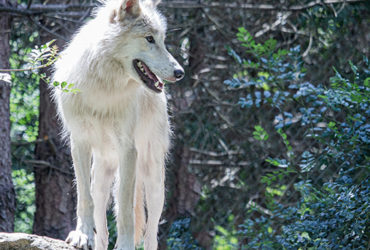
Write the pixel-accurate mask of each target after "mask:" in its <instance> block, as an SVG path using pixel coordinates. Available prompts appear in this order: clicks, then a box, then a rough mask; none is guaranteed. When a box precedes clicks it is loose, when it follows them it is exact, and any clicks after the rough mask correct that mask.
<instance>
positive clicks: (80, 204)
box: [66, 136, 94, 250]
mask: <svg viewBox="0 0 370 250" xmlns="http://www.w3.org/2000/svg"><path fill="white" fill-rule="evenodd" d="M71 151H72V158H73V166H74V170H75V175H76V184H77V226H76V230H75V231H71V232H70V233H69V235H68V237H67V239H66V242H67V243H69V244H71V245H72V246H75V247H78V248H82V249H84V250H87V249H94V219H93V211H94V204H93V200H92V197H91V194H90V168H91V147H90V145H89V144H87V143H86V142H82V141H78V140H75V138H73V136H71Z"/></svg>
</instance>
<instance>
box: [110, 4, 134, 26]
mask: <svg viewBox="0 0 370 250" xmlns="http://www.w3.org/2000/svg"><path fill="white" fill-rule="evenodd" d="M140 11H141V9H140V3H139V0H119V6H118V8H117V9H115V10H113V13H112V15H111V18H110V20H111V22H112V23H113V22H115V21H122V20H123V19H124V18H126V17H127V16H131V17H138V16H139V15H140Z"/></svg>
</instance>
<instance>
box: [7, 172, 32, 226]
mask: <svg viewBox="0 0 370 250" xmlns="http://www.w3.org/2000/svg"><path fill="white" fill-rule="evenodd" d="M12 178H13V183H14V188H15V192H16V195H17V206H16V213H15V223H14V231H15V232H23V233H32V225H33V216H34V213H35V210H36V207H35V182H34V176H33V173H29V172H27V171H26V170H24V169H16V170H13V171H12Z"/></svg>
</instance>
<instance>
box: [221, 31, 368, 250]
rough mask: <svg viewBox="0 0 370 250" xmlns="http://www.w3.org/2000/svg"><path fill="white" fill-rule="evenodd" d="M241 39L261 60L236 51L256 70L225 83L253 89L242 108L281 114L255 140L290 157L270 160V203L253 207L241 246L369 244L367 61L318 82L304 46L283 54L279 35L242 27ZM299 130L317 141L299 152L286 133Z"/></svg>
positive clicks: (266, 178) (243, 228) (342, 246)
mask: <svg viewBox="0 0 370 250" xmlns="http://www.w3.org/2000/svg"><path fill="white" fill-rule="evenodd" d="M237 38H238V40H239V41H240V42H241V43H242V46H243V47H245V48H246V49H247V50H246V53H247V55H250V56H249V58H252V59H253V61H249V62H247V63H245V60H243V59H241V57H240V56H239V55H237V54H236V52H235V51H232V50H231V49H229V52H230V55H232V56H233V57H234V58H235V59H237V60H236V61H238V62H240V66H241V68H242V69H244V68H249V71H248V73H246V74H242V77H241V78H234V79H232V80H227V81H225V84H226V85H228V86H230V87H231V88H234V89H245V88H247V89H249V90H250V91H249V93H248V94H247V96H246V97H241V98H240V99H239V102H238V103H239V105H240V106H241V107H242V108H257V112H258V109H260V110H261V111H262V108H264V109H267V108H273V109H275V110H277V111H278V112H277V114H276V116H275V119H274V121H273V127H274V129H275V130H274V131H267V130H265V129H263V128H262V127H261V126H260V125H257V126H255V131H254V132H253V137H254V138H255V139H256V140H259V141H263V142H264V144H266V145H268V143H269V141H270V140H271V138H272V136H274V138H278V139H279V140H281V143H282V145H284V148H285V151H286V156H285V157H280V158H274V157H267V158H266V159H265V161H266V162H267V163H269V164H270V165H271V166H272V167H273V168H272V170H270V171H267V173H266V174H265V175H264V176H262V178H261V180H260V181H261V183H262V184H264V187H265V193H264V196H265V201H264V206H265V208H262V207H261V206H259V205H254V206H253V205H250V206H249V209H248V211H247V219H246V221H245V222H244V223H243V224H241V225H240V230H239V231H238V237H239V240H240V242H244V244H240V246H241V247H242V249H308V248H309V249H367V248H368V247H369V234H368V230H369V228H368V225H369V214H370V213H369V210H370V208H369V207H370V200H369V197H370V185H369V184H370V183H369V178H368V177H369V170H370V169H369V166H370V164H369V157H368V155H369V148H370V147H369V142H370V141H369V134H370V126H369V124H368V120H369V115H370V113H369V110H370V102H369V96H370V88H369V76H370V71H369V62H368V60H367V58H364V60H363V62H361V63H360V64H361V67H358V66H355V64H353V63H352V62H349V65H350V68H351V71H352V74H351V75H349V76H348V77H344V76H343V75H341V74H340V73H339V72H338V71H337V70H336V69H334V76H333V77H331V78H330V81H329V83H328V84H326V85H314V84H311V83H309V82H307V81H305V80H304V76H305V72H306V70H305V68H304V67H303V60H302V58H301V57H300V48H299V46H297V47H295V48H293V49H290V50H289V51H283V52H281V51H280V52H279V50H278V49H277V48H276V42H274V41H273V40H271V39H270V40H268V41H267V42H265V43H263V44H259V43H256V42H255V41H254V39H253V37H252V36H251V35H250V34H249V32H247V31H246V30H245V29H242V28H241V29H239V33H238V35H237ZM250 65H253V67H250ZM243 72H244V71H243ZM237 75H239V76H240V75H241V74H237ZM292 107H294V109H292ZM263 126H264V127H265V126H266V127H268V125H267V124H263ZM291 127H294V128H297V129H298V130H299V131H301V133H302V135H303V138H304V139H305V140H310V141H312V144H313V145H316V146H315V147H311V148H306V149H304V150H297V149H295V148H294V146H293V144H292V143H291V142H290V141H289V134H287V132H285V131H288V129H289V128H291ZM276 135H278V137H277V136H276ZM328 170H330V171H328ZM285 183H287V184H288V185H286V184H285ZM293 187H294V189H293ZM292 201H293V203H292ZM251 204H253V203H251Z"/></svg>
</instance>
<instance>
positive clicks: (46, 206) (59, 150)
mask: <svg viewBox="0 0 370 250" xmlns="http://www.w3.org/2000/svg"><path fill="white" fill-rule="evenodd" d="M60 133H61V127H60V125H59V121H58V119H57V117H56V109H55V105H54V103H53V102H52V100H51V98H50V89H49V88H48V86H47V84H46V83H44V82H41V83H40V118H39V139H43V142H42V143H38V144H37V146H36V152H35V154H36V159H37V160H40V161H43V162H46V163H47V164H45V165H39V166H37V167H35V169H34V173H35V183H36V213H35V219H34V224H33V233H35V234H38V235H45V236H49V237H52V238H57V239H65V238H66V237H67V235H68V233H69V232H70V231H71V230H73V229H74V227H75V223H76V222H75V217H76V215H75V207H76V195H75V189H74V185H73V171H72V168H71V166H72V164H71V157H70V150H69V147H68V146H67V144H66V143H64V142H63V141H61V138H60ZM48 164H49V165H48Z"/></svg>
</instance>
